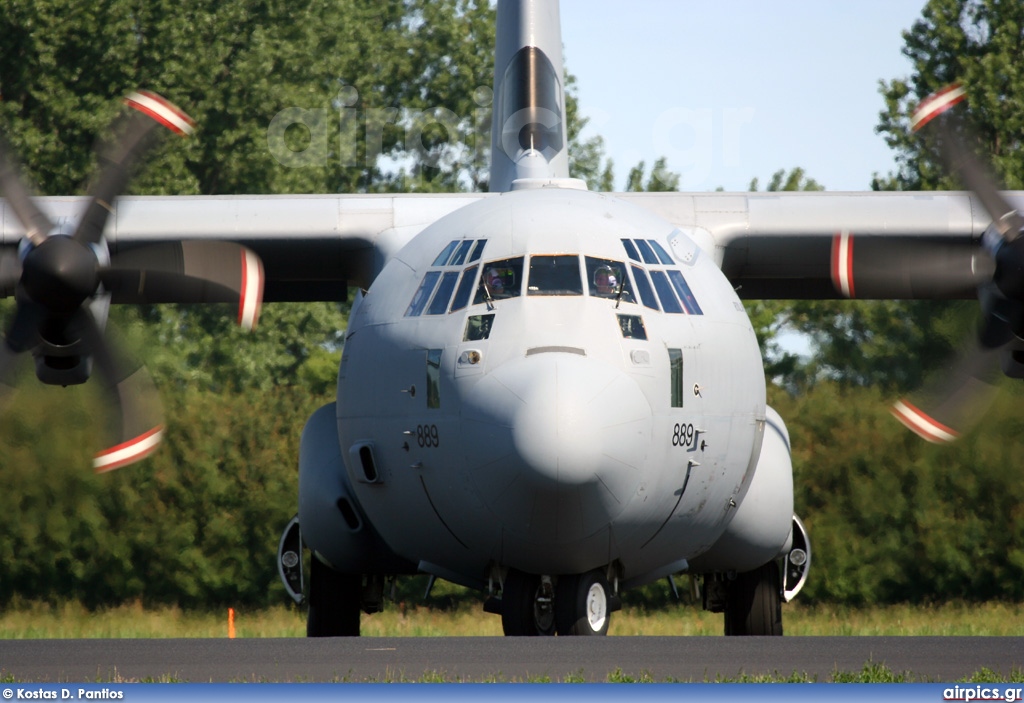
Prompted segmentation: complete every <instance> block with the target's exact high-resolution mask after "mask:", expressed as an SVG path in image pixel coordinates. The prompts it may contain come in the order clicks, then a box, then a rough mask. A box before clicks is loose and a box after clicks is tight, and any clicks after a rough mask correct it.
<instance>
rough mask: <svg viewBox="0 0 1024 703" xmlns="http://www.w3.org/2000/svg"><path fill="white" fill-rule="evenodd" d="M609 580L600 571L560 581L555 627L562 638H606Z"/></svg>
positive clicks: (608, 612)
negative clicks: (575, 636)
mask: <svg viewBox="0 0 1024 703" xmlns="http://www.w3.org/2000/svg"><path fill="white" fill-rule="evenodd" d="M609 601H610V589H609V586H608V579H606V578H605V577H604V574H603V573H601V572H600V571H598V570H594V571H588V572H587V573H585V574H578V575H573V576H562V577H560V578H559V579H558V589H557V591H556V597H555V624H556V626H557V629H558V634H559V635H563V636H565V635H607V634H608V622H609V615H610V612H611V608H610V607H609V605H610V603H609Z"/></svg>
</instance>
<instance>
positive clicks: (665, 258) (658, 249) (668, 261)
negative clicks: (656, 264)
mask: <svg viewBox="0 0 1024 703" xmlns="http://www.w3.org/2000/svg"><path fill="white" fill-rule="evenodd" d="M647 243H648V244H650V245H651V248H652V249H654V253H655V254H657V255H658V259H659V260H660V261H661V263H663V264H665V265H666V266H671V265H672V264H674V263H675V262H674V261H672V257H671V256H669V255H668V252H667V251H665V247H663V246H661V245H660V244H658V243H657V242H656V241H654V240H653V239H648V240H647Z"/></svg>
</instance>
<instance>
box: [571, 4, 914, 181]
mask: <svg viewBox="0 0 1024 703" xmlns="http://www.w3.org/2000/svg"><path fill="white" fill-rule="evenodd" d="M924 4H925V2H924V0H857V1H856V2H839V1H836V0H702V1H700V2H697V1H696V0H631V1H630V2H622V1H621V0H619V1H618V2H612V0H561V12H562V37H563V41H564V44H565V60H566V67H567V68H568V70H569V71H570V72H572V73H573V74H575V75H576V77H577V79H578V86H579V96H580V105H581V108H582V110H583V112H584V114H585V115H587V116H588V117H590V118H591V123H590V125H589V126H588V132H587V134H591V135H593V134H600V135H601V136H603V137H604V139H605V150H606V153H607V154H608V155H609V156H610V157H612V158H613V159H614V161H615V180H616V189H621V188H622V187H623V186H624V182H625V177H626V173H627V172H628V170H629V168H630V167H631V166H633V165H634V164H635V163H636V162H637V161H639V160H641V159H644V160H646V162H647V164H648V166H649V165H650V164H651V163H652V162H653V161H654V159H656V158H657V157H659V156H662V155H664V156H667V157H668V165H669V168H670V169H672V170H673V171H676V172H678V173H680V174H681V175H682V182H681V185H680V189H681V190H685V191H689V190H693V191H707V190H714V189H715V188H716V187H718V186H723V187H724V188H725V189H726V190H746V189H747V186H748V184H749V183H750V179H751V178H753V177H755V176H756V177H758V178H759V179H760V183H761V187H762V189H763V188H764V186H765V184H766V183H767V181H768V180H769V178H770V177H771V174H772V173H773V172H775V171H777V170H778V169H780V168H785V169H787V170H788V169H790V168H792V167H795V166H800V167H802V168H804V169H805V170H806V171H807V174H808V175H809V176H810V177H812V178H814V179H815V180H817V181H818V182H819V183H821V184H823V185H824V186H825V187H826V188H827V189H828V190H831V191H841V190H867V189H869V187H870V183H871V177H872V174H873V173H875V172H878V173H882V174H884V173H888V172H889V171H891V170H893V168H894V162H893V156H892V152H891V151H890V149H889V148H888V147H887V146H886V144H885V142H884V140H883V139H882V137H881V136H880V135H877V134H875V132H874V128H875V126H876V125H877V124H878V113H879V112H880V111H881V109H882V107H883V104H882V97H881V95H880V94H879V92H878V82H879V80H880V79H883V78H884V79H886V80H891V79H892V78H897V77H906V76H909V75H910V72H911V66H910V62H909V61H908V60H907V59H906V58H905V57H904V56H903V55H902V53H901V49H902V47H903V38H902V36H901V33H902V31H904V30H906V29H909V28H910V26H911V25H912V24H913V22H914V21H915V20H916V19H918V18H920V16H921V10H922V8H923V7H924Z"/></svg>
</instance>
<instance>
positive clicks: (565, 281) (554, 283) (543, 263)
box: [526, 256, 583, 295]
mask: <svg viewBox="0 0 1024 703" xmlns="http://www.w3.org/2000/svg"><path fill="white" fill-rule="evenodd" d="M526 291H527V295H583V281H582V280H580V258H579V257H578V256H531V257H530V280H529V282H528V284H527V286H526Z"/></svg>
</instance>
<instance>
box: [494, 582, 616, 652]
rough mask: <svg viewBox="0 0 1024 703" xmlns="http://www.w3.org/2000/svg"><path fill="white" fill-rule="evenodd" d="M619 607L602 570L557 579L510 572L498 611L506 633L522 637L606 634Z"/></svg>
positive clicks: (503, 588)
mask: <svg viewBox="0 0 1024 703" xmlns="http://www.w3.org/2000/svg"><path fill="white" fill-rule="evenodd" d="M619 608H621V603H620V601H619V599H618V597H617V596H616V595H615V594H613V593H612V590H611V587H610V586H609V584H608V579H607V578H606V577H605V575H604V572H603V571H601V570H599V569H595V570H593V571H588V572H587V573H585V574H573V575H568V576H559V577H556V578H552V577H550V576H535V575H533V574H525V573H523V572H521V571H517V570H515V569H510V570H509V571H508V573H507V574H506V576H505V582H504V586H503V587H502V595H501V601H500V607H499V608H496V610H498V611H499V612H500V613H501V625H502V629H503V631H504V633H505V634H506V635H508V636H517V637H522V636H537V635H554V634H556V633H557V634H558V635H560V636H567V635H606V634H608V623H609V619H610V615H611V613H612V612H613V611H615V610H618V609H619ZM492 612H493V611H492Z"/></svg>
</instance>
